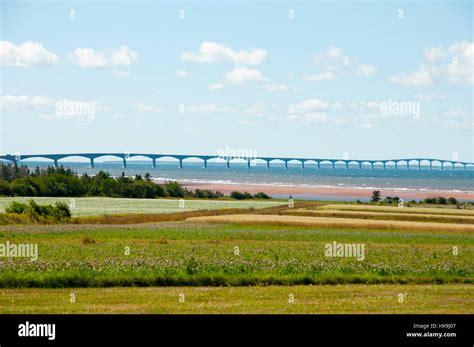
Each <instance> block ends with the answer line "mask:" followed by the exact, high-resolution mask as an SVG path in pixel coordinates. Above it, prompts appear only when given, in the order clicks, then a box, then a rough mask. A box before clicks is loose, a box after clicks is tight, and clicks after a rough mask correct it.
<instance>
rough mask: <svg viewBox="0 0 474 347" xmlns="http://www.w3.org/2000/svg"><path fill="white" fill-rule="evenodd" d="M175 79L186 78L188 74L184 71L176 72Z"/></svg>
mask: <svg viewBox="0 0 474 347" xmlns="http://www.w3.org/2000/svg"><path fill="white" fill-rule="evenodd" d="M176 77H179V78H186V77H188V72H187V71H186V70H176Z"/></svg>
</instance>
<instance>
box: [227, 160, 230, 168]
mask: <svg viewBox="0 0 474 347" xmlns="http://www.w3.org/2000/svg"><path fill="white" fill-rule="evenodd" d="M227 168H228V169H230V160H227Z"/></svg>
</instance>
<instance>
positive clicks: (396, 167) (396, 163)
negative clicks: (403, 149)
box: [395, 161, 398, 170]
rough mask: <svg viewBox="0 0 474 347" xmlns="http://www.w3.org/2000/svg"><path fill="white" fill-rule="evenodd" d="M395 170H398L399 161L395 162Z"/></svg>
mask: <svg viewBox="0 0 474 347" xmlns="http://www.w3.org/2000/svg"><path fill="white" fill-rule="evenodd" d="M395 170H398V161H396V162H395Z"/></svg>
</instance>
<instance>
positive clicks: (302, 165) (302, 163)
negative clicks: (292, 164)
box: [301, 161, 304, 170]
mask: <svg viewBox="0 0 474 347" xmlns="http://www.w3.org/2000/svg"><path fill="white" fill-rule="evenodd" d="M301 167H302V168H303V170H304V161H302V162H301Z"/></svg>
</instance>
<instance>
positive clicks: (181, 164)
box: [179, 159, 183, 169]
mask: <svg viewBox="0 0 474 347" xmlns="http://www.w3.org/2000/svg"><path fill="white" fill-rule="evenodd" d="M179 168H180V169H182V168H183V159H180V160H179Z"/></svg>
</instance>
